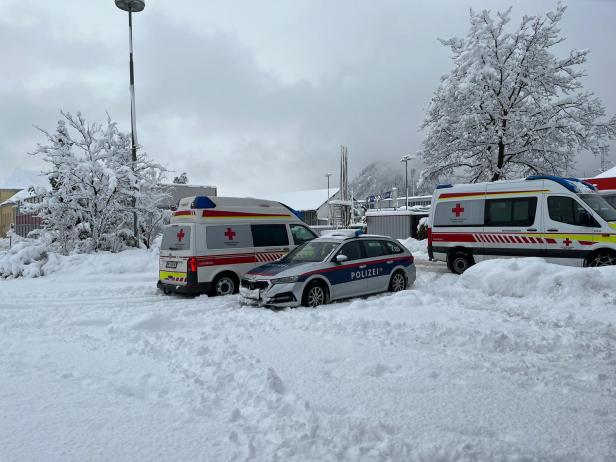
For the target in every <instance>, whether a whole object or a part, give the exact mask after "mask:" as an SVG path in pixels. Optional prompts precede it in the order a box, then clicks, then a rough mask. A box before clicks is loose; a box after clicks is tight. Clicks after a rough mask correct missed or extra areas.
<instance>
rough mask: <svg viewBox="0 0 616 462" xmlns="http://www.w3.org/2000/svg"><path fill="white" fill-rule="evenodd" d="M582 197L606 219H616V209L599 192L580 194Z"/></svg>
mask: <svg viewBox="0 0 616 462" xmlns="http://www.w3.org/2000/svg"><path fill="white" fill-rule="evenodd" d="M579 196H580V198H581V199H582V200H583V201H584V202H586V204H587V205H588V206H589V207H590V208H591V209H593V210H594V211H595V212H596V213H597V215H599V216H600V217H601V218H603V219H604V220H605V221H616V209H615V208H614V207H612V206H611V205H610V204H609V202H608V201H606V200H605V199H604V198H603V197H601V196H599V195H598V194H579Z"/></svg>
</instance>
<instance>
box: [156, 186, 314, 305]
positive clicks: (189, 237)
mask: <svg viewBox="0 0 616 462" xmlns="http://www.w3.org/2000/svg"><path fill="white" fill-rule="evenodd" d="M315 237H317V236H316V234H315V233H314V232H313V231H312V230H311V229H310V228H309V227H308V226H307V225H306V224H305V223H304V222H303V221H302V220H301V219H300V218H299V216H298V214H297V213H296V212H295V211H294V210H292V209H291V208H289V207H287V206H286V205H284V204H281V203H280V202H275V201H269V200H263V199H253V198H237V197H208V196H196V197H186V198H184V199H182V200H181V201H180V203H179V206H178V209H177V210H176V211H175V212H174V214H173V217H172V218H171V223H170V224H169V225H168V226H167V227H166V228H165V230H164V233H163V238H162V242H161V247H160V259H159V260H160V261H159V280H158V284H157V286H158V288H159V289H161V290H162V291H164V292H165V293H172V292H175V293H186V294H200V293H207V294H210V295H228V294H233V293H236V292H237V291H238V289H239V283H240V278H241V276H242V275H243V274H244V273H246V272H248V271H250V270H251V269H253V268H254V267H256V266H259V265H262V264H263V263H267V262H271V261H275V260H277V259H279V258H281V257H282V256H284V255H286V254H287V253H288V252H289V251H290V250H291V249H293V248H295V247H296V246H298V245H300V244H303V243H304V242H307V241H310V240H312V239H314V238H315Z"/></svg>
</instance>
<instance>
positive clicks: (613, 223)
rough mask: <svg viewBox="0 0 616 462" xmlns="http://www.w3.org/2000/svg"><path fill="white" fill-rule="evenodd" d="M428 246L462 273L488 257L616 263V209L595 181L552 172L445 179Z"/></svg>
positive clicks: (433, 254) (437, 192)
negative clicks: (505, 178)
mask: <svg viewBox="0 0 616 462" xmlns="http://www.w3.org/2000/svg"><path fill="white" fill-rule="evenodd" d="M428 251H429V254H430V256H431V257H432V258H433V259H434V260H439V261H445V262H447V265H448V267H449V269H450V270H451V271H452V272H454V273H457V274H461V273H463V272H464V271H465V270H466V269H467V268H468V267H469V266H471V265H472V264H474V263H476V262H479V261H481V260H485V259H489V258H501V257H529V256H534V257H544V258H546V259H547V260H548V261H551V262H554V263H561V264H566V265H573V266H605V265H613V264H616V209H615V208H614V207H613V206H612V205H610V204H609V203H608V202H607V201H606V200H605V199H604V198H603V197H602V196H601V195H600V194H598V193H597V191H596V188H595V187H594V186H593V185H592V184H590V183H587V182H585V181H582V180H579V179H576V178H561V177H556V176H549V175H538V176H530V177H528V178H526V179H522V180H516V181H497V182H492V183H475V184H459V185H439V186H438V187H437V189H436V190H435V192H434V194H433V197H432V205H431V211H430V218H429V232H428Z"/></svg>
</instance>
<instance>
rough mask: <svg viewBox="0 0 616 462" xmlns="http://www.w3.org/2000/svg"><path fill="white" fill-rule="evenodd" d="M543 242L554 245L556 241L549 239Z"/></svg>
mask: <svg viewBox="0 0 616 462" xmlns="http://www.w3.org/2000/svg"><path fill="white" fill-rule="evenodd" d="M545 242H547V243H548V244H556V239H552V238H551V237H548V238H546V240H545Z"/></svg>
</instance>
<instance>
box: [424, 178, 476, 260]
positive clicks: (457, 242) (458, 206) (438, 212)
mask: <svg viewBox="0 0 616 462" xmlns="http://www.w3.org/2000/svg"><path fill="white" fill-rule="evenodd" d="M456 189H457V190H456ZM441 191H442V192H440V194H439V195H438V198H437V200H436V204H435V205H434V207H435V209H434V215H433V222H432V249H433V252H434V254H435V258H437V259H443V258H444V255H446V254H447V253H448V252H449V251H450V250H451V249H453V248H462V249H464V250H465V251H467V252H468V253H471V254H472V255H473V256H474V258H475V260H476V261H477V260H478V259H481V255H482V250H483V246H484V241H483V239H482V236H481V235H482V233H483V230H484V227H483V215H484V209H483V207H484V197H485V185H482V184H476V185H468V187H467V188H464V190H460V189H458V188H455V189H452V190H450V189H442V190H441Z"/></svg>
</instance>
